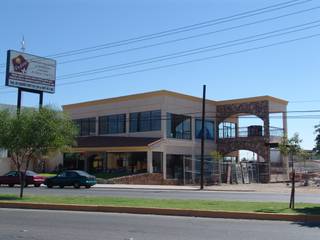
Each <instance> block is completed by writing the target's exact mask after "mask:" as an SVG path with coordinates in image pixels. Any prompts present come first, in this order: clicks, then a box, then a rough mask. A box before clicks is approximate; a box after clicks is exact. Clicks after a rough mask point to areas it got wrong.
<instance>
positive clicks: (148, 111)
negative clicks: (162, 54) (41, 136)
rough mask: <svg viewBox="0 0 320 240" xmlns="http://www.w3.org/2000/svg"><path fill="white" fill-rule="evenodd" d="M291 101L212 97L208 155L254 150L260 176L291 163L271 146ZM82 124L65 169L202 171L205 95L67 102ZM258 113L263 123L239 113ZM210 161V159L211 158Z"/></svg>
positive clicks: (264, 178) (166, 174)
mask: <svg viewBox="0 0 320 240" xmlns="http://www.w3.org/2000/svg"><path fill="white" fill-rule="evenodd" d="M287 103H288V102H287V101H285V100H282V99H278V98H274V97H270V96H261V97H252V98H245V99H233V100H226V101H214V100H209V99H207V100H206V117H205V118H206V120H205V138H206V140H205V149H204V150H205V155H206V159H210V156H212V152H213V151H215V150H216V151H218V152H220V153H221V154H223V156H224V157H225V159H227V157H228V156H229V157H231V158H233V159H235V160H236V161H239V160H240V157H239V151H240V150H250V151H253V152H255V153H256V154H257V155H258V156H259V157H258V158H257V161H259V162H263V163H264V164H263V167H262V168H261V169H260V180H261V182H268V181H270V178H271V175H272V174H273V170H274V169H277V171H278V170H279V168H280V169H283V171H284V172H285V171H286V169H287V162H286V160H285V158H281V157H279V156H277V157H275V158H273V159H272V156H274V153H272V149H273V148H274V147H276V146H277V143H278V142H279V141H280V137H281V136H283V135H284V134H286V133H287V117H286V107H287ZM63 110H64V111H66V112H68V113H69V114H70V115H71V118H72V119H73V120H74V121H75V122H76V124H77V125H78V126H79V137H78V138H77V145H76V146H74V147H73V148H72V151H71V152H68V153H64V154H63V156H62V158H61V159H60V160H59V161H60V162H61V163H63V166H64V167H65V168H72V169H74V168H76V169H83V170H86V171H89V172H110V173H112V172H129V173H142V172H149V173H155V172H157V173H162V174H163V178H164V179H176V178H181V177H182V176H183V177H185V175H186V174H188V173H190V176H193V177H194V175H196V174H197V172H198V168H199V161H198V159H199V155H200V149H201V147H200V142H201V141H200V139H201V134H202V129H201V111H202V99H201V98H198V97H193V96H189V95H185V94H180V93H176V92H171V91H166V90H161V91H155V92H147V93H142V94H134V95H129V96H122V97H115V98H108V99H102V100H95V101H89V102H82V103H75V104H69V105H64V106H63ZM274 113H280V114H281V117H282V127H281V128H273V127H271V126H270V121H269V119H270V114H274ZM244 115H250V116H251V115H253V116H256V117H257V118H259V119H260V120H261V121H262V124H260V125H250V126H247V127H239V126H238V124H239V117H241V116H244ZM207 161H210V160H207Z"/></svg>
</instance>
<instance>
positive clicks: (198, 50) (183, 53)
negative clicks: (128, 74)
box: [0, 20, 320, 89]
mask: <svg viewBox="0 0 320 240" xmlns="http://www.w3.org/2000/svg"><path fill="white" fill-rule="evenodd" d="M319 22H320V20H316V21H311V22H308V23H304V24H299V25H295V26H291V27H286V28H281V29H278V30H274V31H270V32H266V33H262V34H255V35H251V36H248V37H244V38H239V39H234V40H230V41H225V42H220V43H216V44H211V45H208V46H204V47H199V48H194V49H189V50H185V51H180V52H175V53H171V54H166V55H161V56H157V57H152V58H147V59H142V60H137V61H132V62H127V63H122V64H117V65H111V66H106V67H102V68H96V69H92V70H87V71H82V72H76V73H70V74H64V75H60V76H59V77H58V80H61V79H70V78H75V77H82V76H87V75H92V74H97V73H102V72H106V71H113V70H121V69H125V68H128V67H136V66H140V65H145V64H150V63H155V62H159V61H166V60H171V59H175V58H180V57H185V56H189V55H194V54H199V53H203V52H208V51H215V50H218V49H222V48H227V47H233V46H237V45H242V44H245V43H250V42H256V41H260V40H264V39H268V38H272V37H278V36H282V35H287V34H291V33H295V32H299V31H304V30H308V29H311V28H315V27H319V26H320V25H319V24H318V25H314V26H308V25H311V24H315V23H319ZM303 26H307V27H304V28H301V29H297V30H293V31H286V32H284V33H280V34H273V35H270V34H272V33H278V32H283V31H285V30H290V29H295V28H299V27H303ZM266 35H270V36H266ZM261 36H265V37H261ZM257 37H261V38H258V39H254V40H248V41H243V40H247V39H252V38H257ZM240 41H242V42H240ZM236 42H239V43H236ZM231 43H234V44H231ZM226 44H229V45H226ZM221 45H226V46H221ZM215 46H221V47H216V48H212V47H215ZM210 48H211V49H210ZM0 89H1V88H0Z"/></svg>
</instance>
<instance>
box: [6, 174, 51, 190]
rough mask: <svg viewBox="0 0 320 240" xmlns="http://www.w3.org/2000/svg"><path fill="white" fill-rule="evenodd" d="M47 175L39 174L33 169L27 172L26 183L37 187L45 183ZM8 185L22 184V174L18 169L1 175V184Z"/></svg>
mask: <svg viewBox="0 0 320 240" xmlns="http://www.w3.org/2000/svg"><path fill="white" fill-rule="evenodd" d="M44 180H45V177H43V176H40V175H38V174H37V173H35V172H33V171H27V172H26V183H25V187H27V186H28V185H34V186H35V187H40V185H41V184H42V183H44ZM1 184H4V185H8V186H9V187H13V186H14V185H15V184H20V176H19V172H18V171H10V172H8V173H7V174H5V175H3V176H0V185H1Z"/></svg>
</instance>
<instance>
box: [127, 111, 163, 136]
mask: <svg viewBox="0 0 320 240" xmlns="http://www.w3.org/2000/svg"><path fill="white" fill-rule="evenodd" d="M159 130H161V110H155V111H147V112H135V113H130V132H146V131H159Z"/></svg>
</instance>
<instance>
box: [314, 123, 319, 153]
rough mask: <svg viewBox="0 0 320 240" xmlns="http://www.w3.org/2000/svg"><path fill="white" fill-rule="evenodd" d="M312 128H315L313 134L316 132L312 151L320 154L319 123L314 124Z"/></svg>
mask: <svg viewBox="0 0 320 240" xmlns="http://www.w3.org/2000/svg"><path fill="white" fill-rule="evenodd" d="M314 128H315V134H317V136H316V139H315V141H316V146H315V148H314V151H315V152H316V153H317V154H320V124H318V125H315V126H314Z"/></svg>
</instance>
